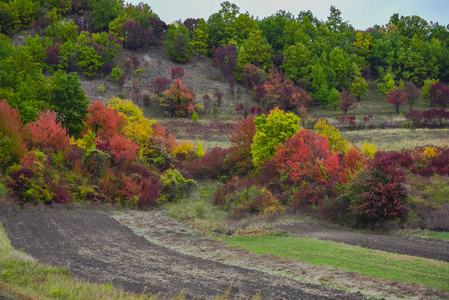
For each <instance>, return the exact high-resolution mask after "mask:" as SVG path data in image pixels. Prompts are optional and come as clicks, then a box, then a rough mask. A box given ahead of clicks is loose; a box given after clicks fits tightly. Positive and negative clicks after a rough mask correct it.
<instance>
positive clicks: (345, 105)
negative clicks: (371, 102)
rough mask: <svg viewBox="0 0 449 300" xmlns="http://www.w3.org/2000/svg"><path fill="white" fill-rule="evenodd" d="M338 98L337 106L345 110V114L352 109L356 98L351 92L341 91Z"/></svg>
mask: <svg viewBox="0 0 449 300" xmlns="http://www.w3.org/2000/svg"><path fill="white" fill-rule="evenodd" d="M340 98H341V102H340V105H339V108H340V109H341V110H342V111H344V112H345V115H346V113H347V112H348V111H349V110H352V109H354V108H355V107H356V106H355V103H356V102H357V99H356V98H355V96H354V95H353V94H352V93H350V92H348V91H343V92H341V93H340Z"/></svg>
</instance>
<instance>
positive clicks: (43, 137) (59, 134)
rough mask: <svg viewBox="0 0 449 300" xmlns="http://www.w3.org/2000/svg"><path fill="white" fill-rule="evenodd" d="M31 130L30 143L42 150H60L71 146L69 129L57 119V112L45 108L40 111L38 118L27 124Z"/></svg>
mask: <svg viewBox="0 0 449 300" xmlns="http://www.w3.org/2000/svg"><path fill="white" fill-rule="evenodd" d="M27 129H28V131H29V132H30V144H31V146H34V147H39V148H40V149H42V150H51V151H59V150H64V149H66V148H67V147H68V146H69V143H70V140H69V138H68V136H67V129H66V128H64V127H62V126H61V122H59V121H57V118H56V113H55V112H53V111H50V110H45V111H42V112H40V113H39V117H38V119H37V120H36V121H35V122H33V123H30V124H28V125H27Z"/></svg>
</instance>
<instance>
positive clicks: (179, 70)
mask: <svg viewBox="0 0 449 300" xmlns="http://www.w3.org/2000/svg"><path fill="white" fill-rule="evenodd" d="M182 77H184V69H183V67H181V66H176V67H173V68H171V79H172V80H175V79H182Z"/></svg>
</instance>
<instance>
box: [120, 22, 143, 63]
mask: <svg viewBox="0 0 449 300" xmlns="http://www.w3.org/2000/svg"><path fill="white" fill-rule="evenodd" d="M122 29H123V31H124V36H125V40H124V42H123V47H124V48H127V49H137V48H139V47H141V46H142V40H143V33H144V30H143V29H142V27H141V26H140V25H139V23H137V22H136V21H134V20H133V19H126V20H125V21H124V22H123V26H122ZM133 63H134V61H133ZM134 68H138V66H137V67H136V65H134Z"/></svg>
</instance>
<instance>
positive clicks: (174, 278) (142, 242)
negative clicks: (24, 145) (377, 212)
mask: <svg viewBox="0 0 449 300" xmlns="http://www.w3.org/2000/svg"><path fill="white" fill-rule="evenodd" d="M4 227H5V230H6V233H7V234H8V237H9V238H10V240H11V244H12V245H13V246H14V247H15V248H16V249H22V248H23V249H24V251H25V252H26V253H27V254H29V255H31V256H33V257H34V258H36V259H37V260H38V261H39V262H42V263H45V264H49V265H53V266H59V267H66V268H68V269H69V270H70V271H71V272H72V273H73V274H74V275H75V276H77V277H79V278H83V279H88V280H90V281H94V282H98V281H100V282H113V283H114V285H116V286H118V287H122V288H124V289H125V290H128V291H133V292H138V293H140V292H143V291H145V290H146V291H151V292H152V293H153V294H154V293H163V294H164V295H167V296H174V295H175V294H176V293H177V292H179V291H181V290H182V291H183V293H184V295H186V296H187V297H188V298H194V297H197V296H199V297H201V298H208V299H210V298H214V297H215V296H216V295H217V294H223V293H224V292H225V291H226V290H227V289H228V288H229V286H232V290H231V297H232V298H247V297H251V296H254V295H256V294H258V293H260V295H261V296H262V297H263V298H264V299H362V298H363V297H362V296H361V294H349V293H346V292H344V291H339V290H334V289H330V288H327V287H324V286H318V285H313V284H308V283H300V282H297V281H294V280H291V279H287V278H283V277H280V276H275V275H270V274H267V273H264V272H260V271H255V270H250V269H245V268H241V267H238V266H231V265H227V264H222V263H218V262H214V261H211V260H206V259H202V258H198V257H195V256H192V255H186V254H182V253H180V252H177V251H174V250H171V249H169V248H167V247H163V246H160V245H156V244H155V243H152V242H150V241H148V240H147V239H145V238H143V237H140V236H138V235H136V234H135V233H133V232H132V231H131V230H130V229H128V228H126V227H125V226H122V225H120V223H119V222H117V221H115V220H113V219H112V218H110V217H108V216H107V215H106V214H103V213H97V212H83V213H79V212H61V211H59V212H58V211H57V212H51V213H48V212H41V213H22V214H17V215H15V216H12V217H10V218H8V219H7V220H6V222H5V223H4Z"/></svg>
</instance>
